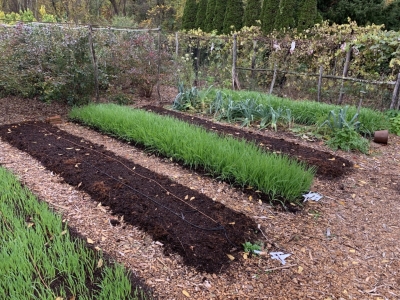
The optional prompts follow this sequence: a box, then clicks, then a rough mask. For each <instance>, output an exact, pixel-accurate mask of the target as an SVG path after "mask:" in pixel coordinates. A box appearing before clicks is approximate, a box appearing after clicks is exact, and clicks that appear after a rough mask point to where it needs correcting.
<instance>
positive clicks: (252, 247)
mask: <svg viewBox="0 0 400 300" xmlns="http://www.w3.org/2000/svg"><path fill="white" fill-rule="evenodd" d="M242 245H243V248H244V252H247V253H254V250H257V251H260V250H261V246H260V245H259V244H257V243H256V244H252V243H250V242H246V243H243V244H242Z"/></svg>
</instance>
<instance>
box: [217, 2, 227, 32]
mask: <svg viewBox="0 0 400 300" xmlns="http://www.w3.org/2000/svg"><path fill="white" fill-rule="evenodd" d="M227 4H228V0H217V1H216V2H215V10H214V20H213V29H216V30H217V32H218V33H222V32H223V31H224V20H225V11H226V6H227Z"/></svg>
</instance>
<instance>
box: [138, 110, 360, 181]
mask: <svg viewBox="0 0 400 300" xmlns="http://www.w3.org/2000/svg"><path fill="white" fill-rule="evenodd" d="M142 109H146V110H148V111H152V112H155V113H157V114H160V115H166V116H170V117H174V118H177V119H179V120H182V121H186V122H188V123H191V124H194V125H197V126H201V127H203V128H205V129H206V130H208V131H213V132H216V133H218V134H220V135H229V136H232V137H235V138H237V139H245V140H247V141H249V142H254V143H255V144H257V145H258V146H259V147H260V148H261V149H263V150H265V151H267V152H279V153H282V154H285V155H288V156H291V157H293V158H295V159H297V160H299V161H302V162H304V163H306V164H307V165H309V166H314V167H315V168H316V172H317V173H316V175H317V176H318V177H319V178H322V179H324V178H326V179H334V178H338V177H340V176H342V175H344V174H346V173H348V172H350V170H351V167H352V166H353V163H352V162H351V161H349V160H347V159H345V158H343V157H340V156H338V155H333V154H331V153H329V152H327V151H319V150H316V149H313V148H310V147H306V146H301V145H300V144H299V143H296V142H290V141H286V140H285V139H283V138H274V137H270V136H266V135H262V134H258V133H255V132H250V131H245V130H243V129H241V128H237V127H233V126H229V125H223V124H220V123H216V122H212V121H208V120H206V119H204V118H199V117H196V116H194V115H191V114H185V113H181V112H177V111H173V110H169V109H165V108H162V107H158V106H151V105H147V106H144V107H142Z"/></svg>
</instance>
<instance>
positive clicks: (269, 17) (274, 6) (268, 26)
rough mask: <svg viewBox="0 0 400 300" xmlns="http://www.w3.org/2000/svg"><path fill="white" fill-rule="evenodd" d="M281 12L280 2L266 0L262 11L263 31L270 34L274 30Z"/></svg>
mask: <svg viewBox="0 0 400 300" xmlns="http://www.w3.org/2000/svg"><path fill="white" fill-rule="evenodd" d="M278 11H279V1H277V0H264V2H263V6H262V11H261V29H262V31H263V32H264V33H266V34H268V33H271V32H272V31H273V30H274V25H275V17H276V15H277V13H278Z"/></svg>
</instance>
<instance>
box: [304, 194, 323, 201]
mask: <svg viewBox="0 0 400 300" xmlns="http://www.w3.org/2000/svg"><path fill="white" fill-rule="evenodd" d="M303 197H304V201H303V202H306V201H309V200H312V201H319V200H321V199H322V197H323V196H322V195H321V194H318V193H313V192H308V194H304V195H303Z"/></svg>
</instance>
